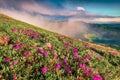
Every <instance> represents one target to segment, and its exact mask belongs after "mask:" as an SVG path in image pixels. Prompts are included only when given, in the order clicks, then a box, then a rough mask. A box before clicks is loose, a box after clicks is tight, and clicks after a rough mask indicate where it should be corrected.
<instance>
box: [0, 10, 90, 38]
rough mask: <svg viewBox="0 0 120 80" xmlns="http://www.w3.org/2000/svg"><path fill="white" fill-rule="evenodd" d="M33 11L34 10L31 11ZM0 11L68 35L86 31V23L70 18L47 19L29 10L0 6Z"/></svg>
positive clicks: (71, 35)
mask: <svg viewBox="0 0 120 80" xmlns="http://www.w3.org/2000/svg"><path fill="white" fill-rule="evenodd" d="M33 12H34V11H33ZM0 13H2V14H5V15H8V16H10V17H12V18H14V19H17V20H20V21H23V22H27V23H29V24H32V25H35V26H37V27H40V28H43V29H47V30H50V31H53V32H57V33H60V34H63V35H67V36H70V37H75V36H76V35H79V34H82V33H85V32H87V31H88V30H89V29H88V26H89V25H88V24H86V23H83V22H80V21H74V20H71V19H68V20H64V21H49V20H47V19H46V18H44V17H43V16H42V15H33V14H31V12H26V11H18V10H16V9H9V8H7V9H6V8H0Z"/></svg>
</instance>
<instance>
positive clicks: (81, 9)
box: [77, 6, 85, 11]
mask: <svg viewBox="0 0 120 80" xmlns="http://www.w3.org/2000/svg"><path fill="white" fill-rule="evenodd" d="M77 10H79V11H85V8H83V7H81V6H78V7H77Z"/></svg>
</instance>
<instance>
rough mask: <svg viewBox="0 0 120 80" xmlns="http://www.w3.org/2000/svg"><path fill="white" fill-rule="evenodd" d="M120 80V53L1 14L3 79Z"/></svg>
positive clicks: (0, 44)
mask: <svg viewBox="0 0 120 80" xmlns="http://www.w3.org/2000/svg"><path fill="white" fill-rule="evenodd" d="M1 79H3V80H15V79H16V80H120V52H119V51H117V50H115V49H112V48H109V47H105V46H102V45H98V44H93V43H90V42H86V41H82V40H77V39H72V38H69V37H67V36H64V35H60V34H57V33H53V32H50V31H47V30H44V29H41V28H38V27H35V26H33V25H30V24H27V23H24V22H21V21H18V20H15V19H12V18H10V17H8V16H5V15H3V14H0V80H1Z"/></svg>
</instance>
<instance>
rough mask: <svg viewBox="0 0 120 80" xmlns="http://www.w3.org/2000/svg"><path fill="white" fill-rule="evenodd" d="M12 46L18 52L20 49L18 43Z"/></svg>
mask: <svg viewBox="0 0 120 80" xmlns="http://www.w3.org/2000/svg"><path fill="white" fill-rule="evenodd" d="M12 45H13V47H14V48H15V49H16V50H19V49H20V45H19V44H18V43H16V44H12Z"/></svg>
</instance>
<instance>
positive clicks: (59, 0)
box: [37, 0, 120, 16]
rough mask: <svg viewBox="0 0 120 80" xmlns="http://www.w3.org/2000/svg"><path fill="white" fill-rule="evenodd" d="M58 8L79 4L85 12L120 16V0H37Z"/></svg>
mask: <svg viewBox="0 0 120 80" xmlns="http://www.w3.org/2000/svg"><path fill="white" fill-rule="evenodd" d="M37 1H38V2H39V3H43V4H49V5H50V7H53V8H58V9H72V10H76V7H78V6H81V7H83V8H85V10H86V11H87V12H91V13H95V14H103V15H110V16H120V0H37Z"/></svg>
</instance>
